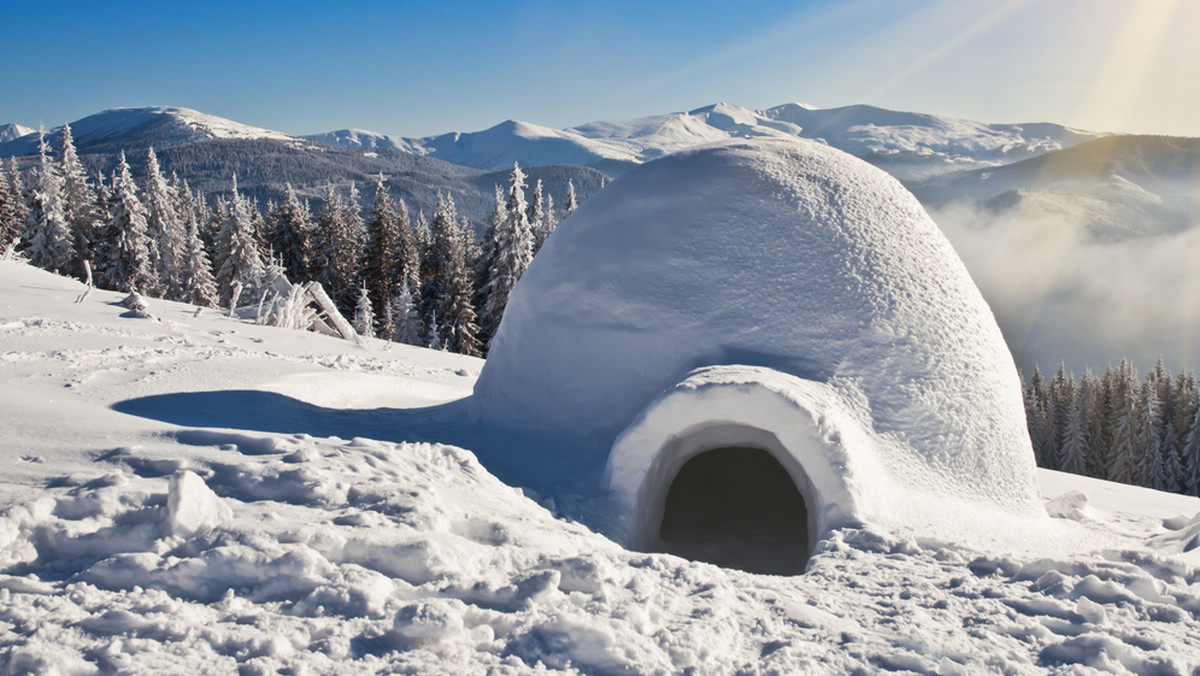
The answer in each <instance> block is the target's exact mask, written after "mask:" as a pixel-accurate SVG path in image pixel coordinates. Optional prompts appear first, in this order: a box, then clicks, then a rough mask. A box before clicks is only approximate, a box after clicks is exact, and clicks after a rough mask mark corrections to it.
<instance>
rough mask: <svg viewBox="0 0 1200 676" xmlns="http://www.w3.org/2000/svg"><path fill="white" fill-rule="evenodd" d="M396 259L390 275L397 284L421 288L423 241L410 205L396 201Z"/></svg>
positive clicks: (402, 201)
mask: <svg viewBox="0 0 1200 676" xmlns="http://www.w3.org/2000/svg"><path fill="white" fill-rule="evenodd" d="M396 231H397V234H398V235H399V238H398V239H397V241H396V261H395V267H394V268H393V269H392V271H391V274H390V277H391V278H392V281H393V282H394V283H395V284H396V286H401V285H403V284H405V283H407V284H408V288H409V289H410V295H411V289H420V288H421V251H422V249H421V246H422V245H421V243H420V242H419V241H417V234H416V232H415V231H414V229H413V225H412V223H411V222H410V219H409V217H408V205H407V204H405V203H404V200H402V199H401V200H397V201H396Z"/></svg>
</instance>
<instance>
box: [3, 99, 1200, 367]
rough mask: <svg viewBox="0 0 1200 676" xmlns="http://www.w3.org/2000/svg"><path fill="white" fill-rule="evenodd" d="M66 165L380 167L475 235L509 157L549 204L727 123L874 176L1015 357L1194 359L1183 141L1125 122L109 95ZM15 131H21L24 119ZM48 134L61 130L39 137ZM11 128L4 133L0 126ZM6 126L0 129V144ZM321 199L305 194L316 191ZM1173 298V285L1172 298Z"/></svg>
mask: <svg viewBox="0 0 1200 676" xmlns="http://www.w3.org/2000/svg"><path fill="white" fill-rule="evenodd" d="M71 128H72V133H73V137H74V139H75V141H76V145H77V147H78V149H79V152H80V157H81V159H82V160H83V161H84V162H85V164H86V165H87V166H88V167H89V169H90V170H91V171H93V172H96V171H104V172H111V171H112V169H113V168H114V167H115V165H116V162H117V156H118V152H119V151H122V150H123V151H125V152H126V154H127V155H128V158H129V161H130V164H131V165H132V168H133V170H134V173H135V175H137V174H138V173H139V172H140V171H141V170H142V167H143V165H144V163H145V158H146V149H147V148H148V147H150V146H153V147H154V148H155V150H156V152H157V154H158V157H159V161H160V163H161V164H162V166H163V167H164V169H165V170H166V171H167V172H169V173H170V172H174V173H177V174H178V175H179V176H180V177H182V178H185V179H187V180H188V182H189V183H190V185H191V186H192V187H193V188H194V189H197V190H199V191H202V192H205V193H207V194H210V195H213V194H220V193H225V192H228V191H229V189H230V187H231V184H232V181H231V178H232V176H234V175H235V174H236V175H237V178H238V187H239V190H241V191H243V192H245V193H248V194H250V195H252V196H254V197H256V198H257V199H258V200H259V201H260V204H265V202H266V201H267V200H272V199H279V197H280V195H281V194H282V190H283V186H284V184H285V183H291V184H292V185H293V186H294V187H295V188H296V189H297V191H298V192H300V193H301V194H302V195H306V196H309V197H315V196H319V195H320V194H321V192H322V190H323V189H324V187H325V186H326V185H328V184H333V185H334V186H335V187H340V188H341V189H345V188H346V187H347V186H348V185H349V184H350V183H357V184H359V185H360V186H361V189H362V190H363V192H364V193H366V194H365V197H364V199H363V200H362V203H363V204H364V205H365V204H367V202H368V199H369V197H370V193H369V192H368V191H369V190H370V186H371V185H373V183H374V181H375V180H377V177H378V176H380V175H382V176H384V177H385V178H386V180H387V185H388V186H389V188H390V190H391V191H392V193H393V196H394V197H398V198H402V199H404V200H405V201H406V203H407V204H408V206H409V208H410V209H411V210H413V211H414V212H415V211H417V210H424V211H425V212H426V213H431V212H432V206H433V203H434V201H435V199H436V195H437V193H439V192H446V193H449V194H450V195H452V196H453V197H454V199H455V201H456V203H457V204H458V207H459V213H460V215H462V216H464V217H465V218H467V219H468V220H469V221H470V222H472V223H473V224H474V225H475V227H476V228H477V229H482V227H483V225H484V223H485V222H486V219H487V215H488V212H489V211H490V209H491V208H492V204H493V199H494V197H493V191H494V188H495V186H497V185H502V184H504V183H505V182H506V180H507V172H508V171H509V170H510V169H511V167H512V164H513V163H514V162H519V163H520V164H521V165H523V166H524V167H525V169H526V172H527V174H528V175H529V178H530V180H529V183H530V185H531V186H532V184H533V183H534V182H535V181H536V180H538V179H541V180H542V181H543V183H544V187H545V191H546V193H547V194H548V195H550V196H552V197H553V198H554V200H555V201H556V202H557V204H559V205H560V206H561V205H562V204H563V200H564V198H565V194H566V189H567V182H568V181H570V182H572V183H573V184H574V186H575V188H576V191H577V193H578V196H579V198H580V199H586V198H587V197H588V196H589V195H590V194H592V193H593V192H595V191H596V190H598V189H600V188H601V187H602V186H603V185H604V183H605V182H606V181H608V180H609V179H610V178H613V177H616V176H619V175H620V174H622V173H624V172H625V171H627V170H628V169H629V168H631V167H633V166H636V165H637V164H640V163H642V162H646V161H648V160H651V159H653V158H655V157H659V156H661V155H664V154H667V153H671V152H674V151H677V150H681V149H684V148H689V147H693V146H696V145H699V144H704V143H710V142H714V141H720V140H723V139H729V138H736V137H742V136H794V137H800V138H808V139H813V140H816V141H818V142H822V143H827V144H829V145H831V146H834V147H836V148H839V149H841V150H844V151H846V152H849V153H851V154H853V155H856V156H858V157H860V158H862V159H864V160H866V161H868V162H871V163H873V164H875V165H876V166H878V167H880V168H882V169H884V170H885V171H888V172H890V173H891V174H892V175H894V176H895V177H896V178H898V179H899V180H900V181H902V182H903V183H904V184H905V185H906V186H907V187H908V188H909V189H910V190H912V191H913V192H914V194H916V195H917V197H918V198H919V199H920V200H921V202H922V203H923V204H924V205H925V207H926V209H927V210H929V212H930V213H931V214H932V215H933V217H934V220H935V221H936V222H937V223H938V225H939V226H941V227H942V229H943V231H945V232H946V234H947V236H948V237H949V238H950V240H951V242H952V243H953V244H954V246H955V247H956V248H957V249H958V251H959V254H960V256H962V258H963V260H964V262H965V263H966V264H967V267H968V269H969V270H970V271H971V274H972V276H973V277H974V278H975V280H976V283H977V284H978V285H979V287H980V290H981V291H982V292H983V294H984V297H985V298H986V299H987V300H988V302H989V303H990V304H991V306H992V308H993V311H994V312H995V314H996V317H997V320H998V321H999V323H1000V326H1001V329H1002V330H1003V331H1004V333H1005V336H1006V338H1007V339H1008V340H1009V346H1010V348H1011V349H1012V350H1013V354H1014V356H1015V357H1016V359H1017V362H1018V364H1019V365H1020V366H1022V367H1023V368H1026V369H1031V368H1032V367H1033V365H1034V364H1039V363H1040V364H1042V365H1043V366H1049V367H1051V368H1052V367H1053V366H1054V365H1057V364H1058V362H1059V361H1060V360H1066V361H1067V362H1068V365H1069V366H1071V367H1072V368H1077V369H1081V368H1082V366H1083V364H1084V363H1090V364H1093V365H1096V366H1099V365H1102V364H1103V363H1104V362H1105V361H1115V360H1119V359H1121V358H1123V357H1130V358H1133V359H1134V360H1135V361H1136V362H1138V363H1142V364H1145V365H1149V364H1152V363H1153V360H1154V358H1155V357H1156V356H1157V355H1163V356H1165V357H1166V358H1167V359H1168V361H1169V362H1172V363H1175V364H1179V365H1180V366H1181V367H1184V368H1195V367H1197V366H1200V354H1198V353H1197V351H1196V349H1195V343H1194V340H1193V339H1192V338H1191V337H1192V336H1195V335H1200V309H1195V310H1193V309H1191V308H1193V307H1200V306H1195V304H1194V303H1187V302H1182V303H1181V302H1175V301H1174V300H1173V299H1175V298H1176V297H1177V296H1178V297H1180V298H1184V299H1186V296H1187V294H1191V293H1192V292H1193V291H1192V290H1193V287H1194V286H1195V284H1194V282H1191V281H1189V280H1190V279H1191V278H1190V277H1188V275H1189V274H1191V273H1190V270H1192V269H1193V268H1194V262H1193V261H1191V258H1190V256H1191V254H1190V253H1189V252H1191V251H1194V250H1196V247H1197V246H1200V228H1197V227H1196V225H1197V224H1198V223H1200V190H1197V188H1196V186H1200V139H1195V138H1177V137H1163V136H1126V135H1116V134H1108V133H1102V132H1095V131H1085V130H1079V129H1073V128H1070V127H1066V126H1063V125H1058V124H1051V123H1029V124H986V123H982V122H974V121H970V120H961V119H955V118H949V117H941V116H937V115H928V114H921V113H906V112H898V111H892V110H886V109H883V108H875V107H871V106H864V105H859V106H847V107H843V108H831V109H817V108H813V107H811V106H806V105H803V104H798V103H788V104H784V105H781V106H776V107H773V108H768V109H766V110H761V111H755V110H750V109H748V108H742V107H738V106H733V105H729V104H724V103H721V104H716V105H712V106H706V107H704V108H697V109H695V110H691V111H688V112H677V113H668V114H663V115H654V116H649V117H642V118H635V119H628V120H615V121H599V122H591V123H588V124H583V125H579V126H576V127H571V128H568V129H550V128H548V127H542V126H538V125H534V124H530V123H527V122H520V121H516V120H509V121H506V122H502V123H500V124H498V125H496V126H494V127H492V128H490V129H486V130H483V131H478V132H465V133H464V132H454V133H448V134H442V135H439V136H432V137H426V138H405V137H400V136H390V135H386V134H380V133H375V132H369V131H363V130H342V131H335V132H329V133H326V134H318V135H313V136H308V137H300V136H292V135H288V134H283V133H280V132H276V131H272V130H269V129H263V128H260V127H253V126H250V125H244V124H240V123H237V122H233V121H230V120H226V119H223V118H219V117H215V116H212V115H206V114H203V113H199V112H197V111H193V110H188V109H185V108H167V107H157V108H119V109H113V110H108V111H104V112H101V113H97V114H95V115H92V116H89V117H86V118H83V119H81V120H77V121H75V122H73V123H72V124H71ZM22 132H24V133H22ZM48 133H49V135H50V137H51V141H52V143H53V142H56V140H57V139H56V138H55V137H56V136H57V135H58V134H59V133H61V132H60V131H59V130H51V131H50V132H48ZM10 137H15V138H10ZM4 139H8V140H4ZM36 152H37V135H36V133H31V132H30V130H29V128H27V127H20V126H18V125H11V124H10V125H6V126H4V127H0V157H5V156H15V157H16V158H17V162H18V165H19V166H29V165H31V164H32V163H33V162H34V161H35V157H36ZM317 208H318V209H319V208H320V207H319V205H317ZM1180 294H1182V296H1180Z"/></svg>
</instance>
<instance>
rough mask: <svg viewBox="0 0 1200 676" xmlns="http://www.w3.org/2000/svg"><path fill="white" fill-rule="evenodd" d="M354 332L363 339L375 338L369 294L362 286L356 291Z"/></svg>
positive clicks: (372, 310)
mask: <svg viewBox="0 0 1200 676" xmlns="http://www.w3.org/2000/svg"><path fill="white" fill-rule="evenodd" d="M354 332H355V333H357V334H358V335H360V336H362V337H364V338H374V337H375V311H374V308H372V307H371V292H370V291H369V290H368V289H367V286H366V285H365V284H364V285H362V286H361V287H359V289H358V302H357V303H356V304H355V308H354Z"/></svg>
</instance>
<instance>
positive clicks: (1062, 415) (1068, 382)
mask: <svg viewBox="0 0 1200 676" xmlns="http://www.w3.org/2000/svg"><path fill="white" fill-rule="evenodd" d="M1049 395H1050V401H1049V406H1048V407H1047V410H1046V422H1047V425H1048V427H1049V432H1050V435H1049V439H1048V442H1049V445H1048V446H1047V449H1046V465H1045V466H1046V467H1048V468H1049V469H1059V468H1061V467H1062V462H1063V461H1062V445H1063V439H1064V438H1065V437H1066V435H1067V422H1068V418H1069V417H1070V415H1071V406H1072V405H1073V404H1074V402H1075V378H1074V376H1068V375H1067V365H1066V364H1065V363H1063V362H1059V364H1058V370H1057V371H1055V373H1054V378H1053V379H1052V380H1051V381H1050V392H1049Z"/></svg>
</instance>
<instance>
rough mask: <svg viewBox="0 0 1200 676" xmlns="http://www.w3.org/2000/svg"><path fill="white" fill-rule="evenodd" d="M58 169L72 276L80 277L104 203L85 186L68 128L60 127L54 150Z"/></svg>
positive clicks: (91, 255)
mask: <svg viewBox="0 0 1200 676" xmlns="http://www.w3.org/2000/svg"><path fill="white" fill-rule="evenodd" d="M58 169H59V173H60V174H61V175H62V180H63V215H64V216H65V217H66V219H67V225H68V227H69V228H70V230H71V241H72V243H73V244H74V247H75V262H74V265H73V267H74V269H75V273H76V274H83V270H84V268H83V264H84V261H93V260H94V259H95V258H96V254H95V251H94V249H95V247H96V238H97V237H99V234H100V233H99V231H100V230H101V228H102V227H103V216H104V214H103V210H102V209H101V208H100V205H102V204H103V203H104V202H103V200H101V199H99V198H98V196H97V195H96V191H95V190H93V189H92V186H91V185H89V183H88V177H87V172H86V171H84V168H83V163H81V162H80V161H79V155H78V153H77V152H76V151H75V141H74V139H73V138H72V137H71V125H69V124H64V125H63V131H62V145H61V146H60V147H59V149H58Z"/></svg>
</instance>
